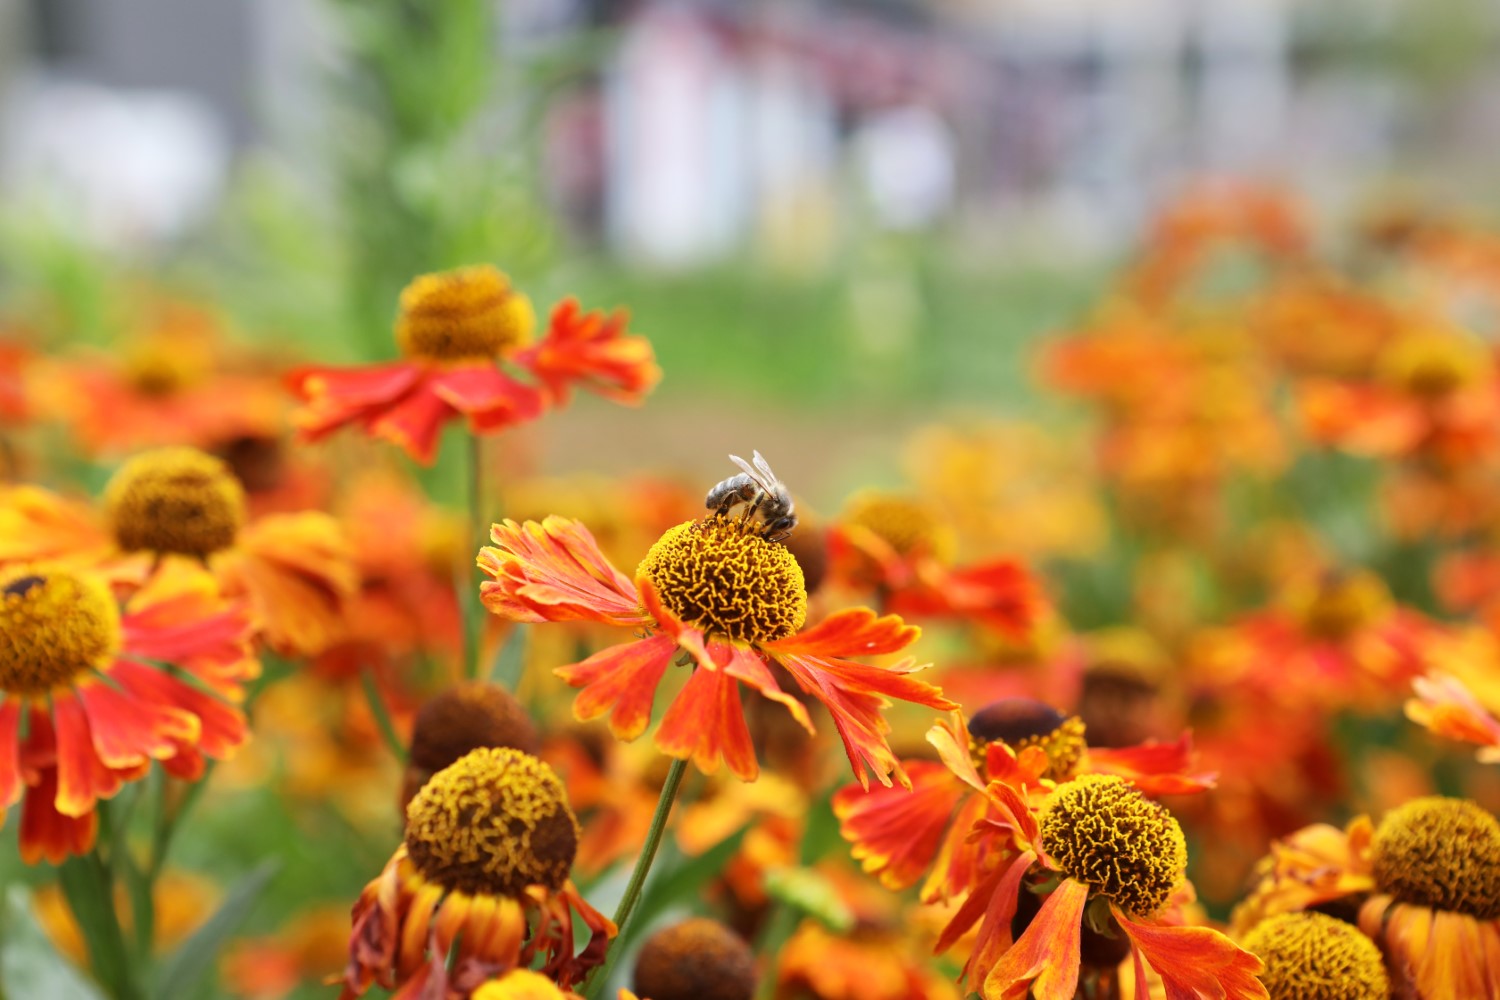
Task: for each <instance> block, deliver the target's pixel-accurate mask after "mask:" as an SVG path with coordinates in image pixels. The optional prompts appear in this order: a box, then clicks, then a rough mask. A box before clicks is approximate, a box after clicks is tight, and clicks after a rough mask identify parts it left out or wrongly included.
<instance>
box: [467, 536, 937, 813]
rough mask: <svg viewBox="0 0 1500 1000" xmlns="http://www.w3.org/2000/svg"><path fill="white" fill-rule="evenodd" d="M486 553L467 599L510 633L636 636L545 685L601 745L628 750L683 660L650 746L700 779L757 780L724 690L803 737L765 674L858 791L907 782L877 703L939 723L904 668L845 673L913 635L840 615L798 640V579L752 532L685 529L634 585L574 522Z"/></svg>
mask: <svg viewBox="0 0 1500 1000" xmlns="http://www.w3.org/2000/svg"><path fill="white" fill-rule="evenodd" d="M490 537H491V538H492V539H493V541H494V542H495V546H494V547H486V548H484V549H482V550H481V551H480V554H479V560H478V561H479V566H480V568H481V569H483V570H484V571H485V572H486V573H487V574H489V575H490V576H491V577H493V578H494V579H493V580H491V581H487V582H485V583H484V584H483V585H482V587H481V596H482V599H483V601H484V604H485V606H486V607H488V608H489V609H490V611H492V612H494V613H495V614H498V615H501V616H502V617H505V618H510V619H512V620H515V621H526V622H543V621H592V622H598V623H600V624H605V625H615V626H619V627H621V628H632V629H643V630H645V632H646V633H647V634H646V635H645V637H643V638H639V639H637V640H635V641H633V642H627V643H624V644H622V645H618V646H612V647H610V648H608V649H605V650H603V651H601V652H598V653H595V654H594V655H593V656H591V657H589V658H588V659H586V660H584V661H583V662H581V663H575V664H571V665H569V666H565V667H561V668H559V669H558V670H557V674H558V676H560V677H562V678H563V679H564V680H565V681H567V682H568V683H569V684H571V685H572V686H574V687H579V688H582V689H583V690H582V692H581V693H580V694H579V696H578V698H577V700H576V701H575V702H574V705H573V711H574V714H575V715H576V716H577V717H578V718H579V719H582V720H587V719H593V718H597V717H599V716H601V715H604V714H606V713H608V714H609V717H610V720H609V721H610V730H611V731H612V732H613V733H614V734H615V736H616V737H618V738H619V739H622V740H632V739H635V738H636V737H638V736H640V735H641V733H642V732H644V731H645V729H646V727H647V725H648V724H649V723H650V721H651V709H652V704H653V702H654V700H655V696H656V688H657V686H658V685H659V684H660V683H661V680H662V677H663V675H664V674H665V673H666V669H667V667H668V666H669V665H670V664H671V662H672V660H673V658H674V657H676V656H678V655H679V653H683V654H686V659H687V660H688V662H691V663H693V664H694V665H695V666H696V668H697V669H695V670H694V671H693V673H692V675H691V676H690V677H689V678H688V680H687V683H686V685H685V686H684V687H683V689H682V691H681V693H679V694H678V696H677V697H676V699H674V701H673V702H672V705H671V707H670V708H668V709H667V713H666V715H665V716H664V717H663V718H662V721H661V725H660V727H659V728H658V729H657V733H656V746H657V748H658V749H660V750H661V751H662V752H663V753H666V754H668V755H670V756H673V757H677V758H680V759H684V760H685V759H688V758H692V760H693V762H694V763H695V764H697V765H698V767H699V768H700V769H701V770H703V771H705V772H707V773H712V772H713V771H715V770H717V769H718V766H719V762H720V761H721V760H723V761H724V762H725V763H727V764H728V766H729V769H730V770H731V771H733V772H734V773H735V774H737V775H739V776H740V777H741V778H744V779H745V780H747V781H749V780H753V779H754V778H755V777H756V775H757V774H758V773H759V764H758V763H757V761H756V757H755V749H754V747H753V746H752V744H751V740H750V733H749V729H748V728H747V726H746V723H745V716H744V712H743V710H742V708H741V703H740V693H739V685H740V684H745V685H748V686H749V687H751V688H752V689H754V690H756V691H758V692H760V694H761V695H762V696H764V697H767V698H770V699H772V700H773V701H777V702H780V703H781V704H782V705H783V706H785V707H786V709H787V711H789V712H790V713H791V714H792V716H793V717H794V718H795V719H796V720H797V721H798V722H799V723H801V724H802V726H803V727H804V728H805V729H807V730H808V731H809V732H811V731H812V722H811V720H810V719H809V718H808V715H807V710H806V709H805V708H804V707H803V706H802V704H801V702H799V701H798V700H797V699H796V698H794V697H792V696H790V695H788V694H787V693H785V692H784V691H782V690H781V688H780V686H779V685H778V684H777V683H776V679H775V677H774V676H772V674H771V671H770V669H769V665H770V664H772V663H775V664H779V665H780V666H781V667H783V668H784V669H785V670H786V672H787V673H788V674H790V675H791V676H792V677H793V678H794V679H795V680H796V681H797V683H798V685H799V686H800V687H801V688H802V689H803V690H804V691H805V692H807V693H808V694H810V695H811V696H812V697H814V698H816V699H817V700H818V701H820V702H822V703H823V705H824V706H825V707H826V708H827V709H828V712H829V714H830V715H831V716H832V717H833V723H834V727H835V728H836V729H837V730H838V733H839V736H840V738H841V739H842V740H843V742H844V749H845V752H846V753H847V755H848V757H849V763H850V766H851V767H853V769H854V774H855V777H856V778H858V779H859V781H860V782H861V783H862V784H864V783H866V782H867V776H866V768H867V767H868V768H869V769H870V770H872V771H874V773H875V776H876V777H877V778H878V779H879V780H880V781H882V782H884V783H886V784H889V783H890V780H891V778H892V776H894V777H895V779H896V780H897V781H899V782H901V783H902V784H906V782H907V778H906V775H905V773H904V772H903V771H902V769H901V765H900V763H899V762H898V761H897V760H896V757H895V755H894V754H893V753H892V752H891V749H890V746H889V744H887V742H886V738H885V734H886V733H887V732H888V731H889V729H890V726H889V724H888V723H887V722H886V721H885V718H884V717H883V715H882V714H881V712H882V709H883V708H884V707H885V706H886V705H887V704H888V702H887V700H886V699H887V698H897V699H900V700H902V701H910V702H915V703H916V704H919V705H927V706H929V707H933V708H939V709H948V708H952V707H954V706H953V704H952V703H951V702H949V701H947V700H946V699H945V698H943V696H942V693H941V692H940V691H939V690H938V689H937V688H935V687H933V686H931V685H929V684H925V683H923V682H921V681H918V680H915V679H913V678H911V677H909V676H908V675H909V674H911V673H913V672H914V671H916V670H917V669H919V668H918V667H917V665H916V664H915V663H913V662H912V661H911V660H909V659H908V660H903V661H901V662H899V663H896V664H893V665H890V666H869V665H866V664H862V663H858V662H855V661H854V660H852V659H850V657H854V656H872V655H873V656H879V655H883V654H888V653H895V652H899V651H900V650H902V649H904V648H905V647H907V646H908V645H910V644H911V643H912V641H913V640H915V639H916V637H917V634H918V629H916V628H914V627H912V626H909V625H906V624H904V623H903V622H902V621H901V619H900V618H898V617H896V616H895V615H887V616H885V617H877V616H876V615H875V613H874V612H872V611H870V610H868V609H866V608H856V609H849V610H844V611H839V612H836V613H834V614H833V615H831V616H829V617H828V618H826V619H825V620H824V621H823V622H821V623H820V624H818V625H816V626H814V627H812V628H810V629H807V630H805V631H800V632H799V631H798V630H799V629H801V627H802V625H803V623H804V621H805V619H806V616H807V592H806V589H805V588H804V584H803V578H802V570H801V569H800V568H799V567H798V565H797V562H796V560H795V559H793V558H792V556H791V554H790V553H789V552H788V551H787V549H786V548H785V547H784V546H782V545H780V544H777V543H775V542H770V541H767V540H766V538H765V537H763V536H762V534H761V531H760V526H759V525H757V524H754V523H750V522H746V521H744V520H742V519H732V518H728V517H711V518H707V519H704V520H700V521H686V522H684V523H683V524H680V525H678V526H677V527H675V528H672V529H670V530H669V531H667V533H666V534H664V535H663V536H662V537H661V538H660V539H659V540H658V541H657V543H656V544H655V545H654V546H652V548H651V551H650V552H648V553H647V555H646V558H645V559H644V560H642V562H641V564H640V566H639V568H638V569H637V570H636V579H635V582H634V584H632V583H631V581H630V580H629V579H628V578H627V577H626V576H625V575H624V574H622V573H620V572H619V571H618V570H616V569H615V568H614V567H613V566H611V565H610V564H609V562H608V561H607V560H606V559H605V558H604V556H603V554H602V553H600V551H599V548H598V546H597V545H596V544H595V542H594V539H593V536H592V535H590V534H589V532H588V529H587V528H585V527H584V526H583V525H582V524H579V523H578V522H576V521H568V520H565V519H563V518H559V517H549V518H547V519H546V520H545V521H543V522H542V523H541V524H537V523H535V522H532V521H528V522H526V523H525V524H524V525H520V524H516V523H515V522H514V521H506V522H505V523H504V524H497V525H495V526H494V528H493V529H492V531H491V535H490Z"/></svg>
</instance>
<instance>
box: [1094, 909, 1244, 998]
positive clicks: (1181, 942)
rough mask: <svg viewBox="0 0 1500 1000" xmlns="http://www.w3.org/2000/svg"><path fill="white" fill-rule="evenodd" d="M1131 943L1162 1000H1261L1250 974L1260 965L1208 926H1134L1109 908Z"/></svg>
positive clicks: (1116, 910)
mask: <svg viewBox="0 0 1500 1000" xmlns="http://www.w3.org/2000/svg"><path fill="white" fill-rule="evenodd" d="M1110 909H1111V910H1112V911H1113V912H1114V915H1115V919H1116V920H1118V921H1119V922H1120V926H1121V928H1123V929H1124V931H1125V933H1126V935H1127V936H1128V937H1129V938H1130V942H1131V944H1132V945H1133V946H1134V948H1136V949H1138V950H1139V951H1140V953H1141V954H1142V955H1144V956H1145V958H1146V961H1147V962H1150V963H1151V968H1153V969H1155V970H1156V972H1157V974H1158V975H1160V976H1161V980H1162V985H1164V986H1165V987H1166V990H1167V1000H1266V998H1267V997H1268V995H1269V994H1267V993H1266V988H1265V987H1264V986H1262V985H1261V982H1260V980H1259V979H1257V978H1256V975H1257V974H1258V973H1259V972H1261V971H1262V970H1263V969H1264V968H1265V966H1264V965H1262V964H1261V961H1260V959H1258V958H1256V957H1255V956H1254V955H1252V954H1250V953H1249V952H1248V951H1244V950H1243V949H1241V948H1240V947H1239V946H1238V945H1236V944H1235V943H1234V942H1233V941H1231V940H1229V939H1228V938H1227V937H1225V936H1224V935H1223V934H1220V933H1219V932H1218V931H1216V930H1213V929H1212V928H1209V927H1166V926H1161V925H1157V924H1149V923H1144V922H1137V921H1134V920H1132V919H1131V918H1130V917H1129V916H1127V915H1126V914H1125V913H1124V911H1122V910H1120V909H1119V908H1118V907H1114V906H1111V907H1110Z"/></svg>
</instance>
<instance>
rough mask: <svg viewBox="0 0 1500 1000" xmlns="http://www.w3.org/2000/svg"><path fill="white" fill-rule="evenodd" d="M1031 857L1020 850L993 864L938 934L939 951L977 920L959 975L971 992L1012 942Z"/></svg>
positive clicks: (937, 946) (979, 985)
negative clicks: (1000, 863) (1011, 857)
mask: <svg viewBox="0 0 1500 1000" xmlns="http://www.w3.org/2000/svg"><path fill="white" fill-rule="evenodd" d="M1035 861H1036V855H1035V854H1032V853H1031V852H1030V851H1023V852H1022V853H1021V854H1020V855H1019V856H1017V857H1016V859H1015V860H1014V861H1011V862H1009V863H1008V864H1006V865H1004V866H1002V867H999V868H996V869H995V870H994V871H993V872H992V873H991V874H990V875H989V876H987V877H986V878H985V879H984V880H983V881H981V882H979V883H977V884H976V885H975V886H974V889H973V891H972V892H970V893H969V896H968V898H967V899H965V900H964V903H963V905H962V906H961V907H959V909H958V912H957V913H955V914H954V915H953V919H952V920H950V921H949V923H948V926H947V927H944V928H943V933H942V934H941V935H940V936H939V937H938V942H937V945H936V946H935V947H934V949H933V950H934V952H936V953H939V954H941V953H942V952H945V951H947V950H948V949H949V948H951V947H953V945H955V944H956V943H958V939H959V938H961V937H962V936H963V935H964V934H966V933H967V932H968V930H969V928H970V927H972V926H973V925H974V922H975V921H979V932H978V934H976V935H975V938H974V947H973V948H972V949H971V950H970V951H969V957H968V958H967V959H966V960H965V961H964V967H963V973H962V975H961V976H960V980H961V981H962V982H963V983H964V988H965V989H967V990H968V991H969V992H971V993H977V992H979V991H980V990H981V989H982V988H983V986H984V980H985V977H986V976H987V975H988V973H989V970H991V969H993V968H994V967H995V964H996V963H997V962H998V961H999V959H1000V956H1001V955H1003V954H1004V953H1005V951H1006V949H1008V948H1009V947H1010V946H1011V944H1012V938H1011V922H1012V918H1014V917H1015V915H1016V910H1017V909H1018V908H1019V900H1020V896H1019V894H1020V893H1022V892H1026V891H1028V890H1026V889H1023V888H1022V887H1021V880H1022V879H1024V878H1025V877H1026V873H1027V872H1028V871H1030V870H1031V866H1032V863H1033V862H1035ZM1080 947H1082V946H1081V945H1080Z"/></svg>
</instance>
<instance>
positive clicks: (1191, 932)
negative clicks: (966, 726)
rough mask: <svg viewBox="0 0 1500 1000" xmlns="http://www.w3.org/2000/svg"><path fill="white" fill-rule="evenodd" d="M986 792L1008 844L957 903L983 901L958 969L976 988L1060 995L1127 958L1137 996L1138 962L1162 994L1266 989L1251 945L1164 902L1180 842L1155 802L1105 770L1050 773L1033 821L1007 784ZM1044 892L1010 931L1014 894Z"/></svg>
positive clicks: (1064, 999)
mask: <svg viewBox="0 0 1500 1000" xmlns="http://www.w3.org/2000/svg"><path fill="white" fill-rule="evenodd" d="M1008 787H1009V786H1006V785H1004V784H1003V783H996V784H995V785H994V786H992V789H995V790H999V789H1007V788H1008ZM996 804H997V805H999V806H1001V807H1002V808H1003V809H1004V810H1005V811H1006V813H1007V815H1006V817H1005V819H1004V823H1005V824H1006V826H1007V827H1008V829H1009V830H1010V832H1011V835H1012V836H1013V838H1014V846H1015V848H1016V850H1017V851H1018V852H1019V853H1018V854H1016V855H1015V857H1014V859H1013V860H1010V861H1009V862H1008V863H1007V864H1006V866H1005V868H1004V869H1003V872H1004V874H1003V875H1002V877H1001V878H1000V879H999V881H998V883H997V884H996V886H995V889H994V891H993V893H992V894H986V895H985V896H984V898H982V899H979V900H978V901H975V900H974V898H973V897H972V896H971V898H970V902H969V903H968V904H966V905H965V909H968V908H970V907H971V906H972V907H974V908H975V909H978V908H983V909H985V910H987V911H988V913H987V914H986V916H987V930H988V937H987V936H986V931H985V930H981V940H980V942H978V943H976V945H975V951H974V954H973V955H971V957H970V966H969V968H968V969H966V970H965V971H966V973H967V974H970V975H971V976H974V977H977V976H979V975H983V988H982V991H981V992H982V993H983V995H984V998H985V1000H1022V998H1023V997H1026V996H1028V995H1029V996H1033V997H1035V998H1036V1000H1071V998H1072V997H1073V996H1074V995H1075V993H1076V991H1077V989H1078V986H1079V980H1080V977H1081V976H1082V974H1083V971H1084V969H1085V968H1087V969H1089V970H1090V971H1091V972H1093V973H1095V974H1103V975H1106V976H1109V977H1111V978H1112V977H1113V976H1114V974H1115V970H1116V969H1117V967H1118V966H1119V965H1120V964H1121V963H1122V962H1123V961H1125V960H1127V959H1128V960H1129V961H1130V963H1131V968H1132V969H1133V971H1134V975H1135V980H1136V984H1137V993H1138V995H1140V996H1145V995H1148V994H1147V989H1146V965H1147V964H1149V965H1150V967H1151V968H1152V969H1153V970H1154V971H1155V972H1156V973H1157V974H1158V975H1159V976H1160V977H1161V979H1162V982H1163V984H1164V985H1165V987H1166V991H1167V995H1168V996H1181V997H1196V996H1209V997H1224V998H1226V1000H1240V998H1264V997H1266V995H1267V994H1266V990H1265V987H1264V986H1262V985H1261V984H1260V982H1259V981H1258V980H1257V979H1256V974H1257V973H1258V972H1260V971H1261V968H1262V967H1261V963H1260V961H1259V960H1258V959H1256V958H1255V956H1254V955H1251V954H1250V953H1248V952H1245V951H1243V950H1241V949H1240V948H1238V947H1236V946H1235V945H1234V943H1233V942H1231V941H1230V940H1229V939H1228V938H1226V937H1225V936H1224V935H1222V934H1220V933H1219V932H1218V931H1215V930H1212V929H1210V928H1207V927H1190V926H1185V925H1183V924H1182V923H1181V918H1180V916H1174V915H1173V914H1172V913H1171V912H1170V911H1171V910H1172V909H1173V908H1174V907H1175V905H1176V904H1177V903H1178V902H1179V901H1180V898H1181V895H1182V893H1183V891H1184V888H1185V877H1184V871H1185V869H1186V866H1187V846H1186V843H1185V842H1184V840H1183V836H1182V830H1181V828H1180V827H1179V826H1178V824H1177V820H1176V819H1175V818H1173V816H1172V814H1171V813H1170V812H1169V811H1168V810H1167V808H1166V807H1165V806H1163V805H1161V804H1159V803H1156V802H1152V801H1151V800H1150V799H1147V798H1146V797H1145V796H1144V795H1142V794H1141V792H1140V791H1139V790H1137V789H1136V788H1134V787H1133V786H1131V785H1130V783H1129V782H1127V781H1125V780H1124V779H1123V778H1119V777H1116V776H1113V775H1083V776H1081V777H1078V778H1075V779H1074V780H1072V781H1069V782H1066V783H1063V784H1061V785H1058V786H1057V788H1056V790H1055V791H1053V792H1052V793H1051V794H1049V795H1048V797H1047V800H1046V803H1045V805H1044V807H1043V810H1042V813H1041V817H1040V820H1039V821H1038V819H1037V818H1036V817H1034V816H1033V815H1032V814H1031V812H1030V810H1029V809H1027V808H1025V806H1024V804H1023V803H1021V802H1020V800H1019V799H1018V798H1016V797H1014V796H1013V795H1007V794H1004V793H1001V794H1000V795H999V797H998V798H997V799H996ZM1043 893H1045V899H1043V900H1042V901H1041V904H1040V906H1039V907H1038V908H1037V910H1036V912H1035V914H1034V915H1033V916H1031V918H1030V920H1029V921H1028V922H1027V924H1026V927H1025V930H1024V931H1023V932H1022V933H1021V935H1020V936H1019V937H1017V938H1015V939H1014V940H1011V935H1012V931H1011V925H1012V920H1013V918H1014V917H1015V916H1016V915H1017V914H1018V913H1021V912H1024V911H1022V910H1021V903H1022V901H1023V900H1024V899H1026V897H1028V896H1030V897H1033V898H1032V899H1030V900H1028V905H1027V908H1028V909H1029V908H1030V905H1031V904H1033V903H1035V901H1036V900H1035V897H1036V896H1040V895H1041V894H1043ZM961 912H962V911H961ZM955 922H957V918H955ZM1086 936H1088V937H1089V940H1088V942H1085V937H1086ZM947 938H948V936H947V935H945V940H947ZM943 943H944V942H943V941H940V942H939V946H940V947H941V946H942V945H943ZM976 959H978V961H976ZM985 969H987V970H988V971H987V972H985V971H983V970H985ZM1028 990H1029V991H1030V992H1029V993H1028Z"/></svg>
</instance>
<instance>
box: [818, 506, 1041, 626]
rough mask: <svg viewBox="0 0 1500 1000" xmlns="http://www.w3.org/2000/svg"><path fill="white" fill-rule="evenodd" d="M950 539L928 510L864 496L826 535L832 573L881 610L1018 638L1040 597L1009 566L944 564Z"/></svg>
mask: <svg viewBox="0 0 1500 1000" xmlns="http://www.w3.org/2000/svg"><path fill="white" fill-rule="evenodd" d="M956 545H957V539H956V536H955V535H954V533H953V531H952V529H951V527H949V525H948V524H947V523H946V522H945V521H944V520H943V519H942V516H941V515H940V514H939V513H938V512H937V511H936V510H935V509H933V508H932V507H931V506H929V505H928V504H925V503H923V502H922V501H920V500H916V499H913V498H910V497H904V496H899V495H895V494H888V493H880V492H876V491H867V492H865V493H861V494H859V495H857V496H855V497H853V498H852V499H851V500H850V501H849V503H848V504H847V505H846V506H845V509H844V512H843V514H842V515H841V516H840V517H839V520H838V521H837V522H836V523H835V524H833V525H832V526H831V527H830V529H829V551H830V558H831V560H832V563H833V567H834V574H835V575H836V576H838V577H840V578H842V579H843V580H845V581H846V582H847V583H849V584H851V585H853V586H855V587H857V588H859V589H865V590H873V591H875V593H876V594H877V595H879V597H880V600H881V603H882V606H883V608H886V609H889V610H891V611H893V612H895V613H896V614H900V615H906V616H908V617H923V618H955V619H960V620H967V621H973V622H977V623H980V624H983V625H987V626H989V627H992V628H995V629H998V630H1000V631H1002V632H1005V633H1007V634H1009V635H1015V636H1024V635H1025V634H1026V632H1027V631H1028V630H1029V629H1030V627H1031V625H1032V622H1033V621H1034V620H1035V618H1036V617H1037V614H1038V613H1039V609H1040V605H1041V590H1040V587H1039V586H1038V584H1037V582H1036V581H1035V580H1034V579H1032V577H1031V576H1030V574H1028V573H1027V572H1026V570H1025V568H1024V567H1022V566H1021V564H1020V563H1017V562H1015V561H1013V560H1009V559H997V560H991V561H989V562H984V563H979V564H976V565H973V566H964V567H953V566H952V565H951V562H952V559H953V555H954V550H955V548H956Z"/></svg>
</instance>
